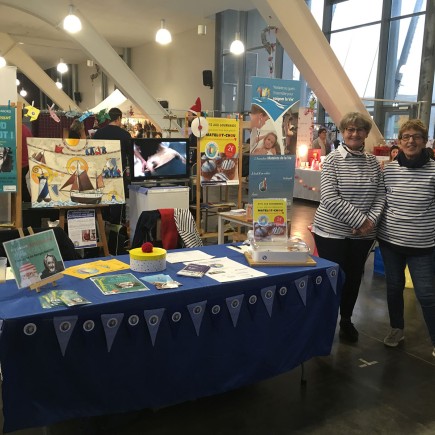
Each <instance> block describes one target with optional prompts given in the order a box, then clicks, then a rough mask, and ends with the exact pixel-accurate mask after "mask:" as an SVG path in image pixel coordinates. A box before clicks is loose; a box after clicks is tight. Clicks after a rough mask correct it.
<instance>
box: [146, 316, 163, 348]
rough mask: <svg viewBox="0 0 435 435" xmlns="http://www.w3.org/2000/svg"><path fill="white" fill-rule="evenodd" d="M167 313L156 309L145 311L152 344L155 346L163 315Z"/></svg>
mask: <svg viewBox="0 0 435 435" xmlns="http://www.w3.org/2000/svg"><path fill="white" fill-rule="evenodd" d="M164 312H165V309H164V308H156V309H155V310H145V311H144V312H143V313H144V316H145V320H146V322H147V327H148V331H149V333H150V337H151V343H152V344H153V346H154V343H155V342H156V336H157V332H158V330H159V326H160V322H161V321H162V317H163V313H164Z"/></svg>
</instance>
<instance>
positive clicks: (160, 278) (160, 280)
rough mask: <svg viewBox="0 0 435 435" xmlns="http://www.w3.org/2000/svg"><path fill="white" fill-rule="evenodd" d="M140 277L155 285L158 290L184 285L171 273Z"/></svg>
mask: <svg viewBox="0 0 435 435" xmlns="http://www.w3.org/2000/svg"><path fill="white" fill-rule="evenodd" d="M140 279H141V280H142V281H145V282H149V283H150V284H153V285H155V286H156V288H157V289H158V290H163V289H168V288H178V287H179V286H180V285H183V284H181V283H180V282H178V281H174V280H173V279H172V278H171V277H170V276H169V275H164V274H163V273H159V274H157V275H151V276H141V277H140Z"/></svg>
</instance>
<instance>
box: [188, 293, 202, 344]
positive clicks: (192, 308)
mask: <svg viewBox="0 0 435 435" xmlns="http://www.w3.org/2000/svg"><path fill="white" fill-rule="evenodd" d="M206 305H207V301H201V302H195V303H194V304H189V305H188V306H187V310H188V311H189V314H190V317H191V319H192V322H193V325H194V326H195V331H196V335H197V336H199V330H200V329H201V323H202V318H203V317H204V311H205V306H206Z"/></svg>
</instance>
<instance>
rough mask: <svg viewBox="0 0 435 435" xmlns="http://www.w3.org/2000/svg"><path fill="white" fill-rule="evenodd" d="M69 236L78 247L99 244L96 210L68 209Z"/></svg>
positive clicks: (89, 246)
mask: <svg viewBox="0 0 435 435" xmlns="http://www.w3.org/2000/svg"><path fill="white" fill-rule="evenodd" d="M67 219H68V236H69V238H70V239H71V240H72V242H73V243H74V246H75V248H76V249H78V248H91V247H94V246H97V230H96V228H95V210H92V209H90V210H87V209H83V210H68V213H67Z"/></svg>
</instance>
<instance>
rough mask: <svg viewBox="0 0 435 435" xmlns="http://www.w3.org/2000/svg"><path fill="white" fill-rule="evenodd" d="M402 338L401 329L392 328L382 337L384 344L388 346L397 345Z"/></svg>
mask: <svg viewBox="0 0 435 435" xmlns="http://www.w3.org/2000/svg"><path fill="white" fill-rule="evenodd" d="M404 338H405V336H404V335H403V329H399V328H392V329H391V331H390V333H389V334H388V335H387V336H386V337H385V338H384V344H385V346H389V347H397V346H398V345H399V343H400V342H401V341H402V340H403V339H404Z"/></svg>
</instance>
